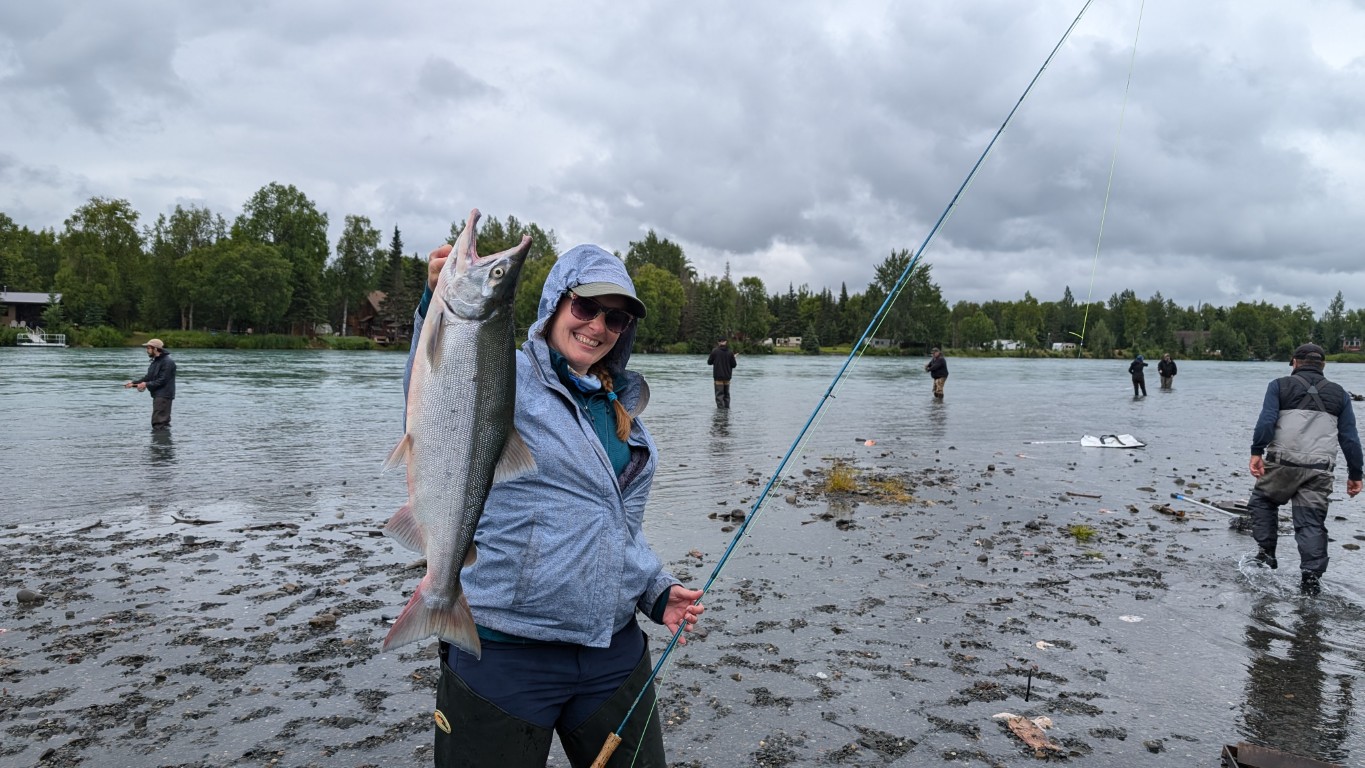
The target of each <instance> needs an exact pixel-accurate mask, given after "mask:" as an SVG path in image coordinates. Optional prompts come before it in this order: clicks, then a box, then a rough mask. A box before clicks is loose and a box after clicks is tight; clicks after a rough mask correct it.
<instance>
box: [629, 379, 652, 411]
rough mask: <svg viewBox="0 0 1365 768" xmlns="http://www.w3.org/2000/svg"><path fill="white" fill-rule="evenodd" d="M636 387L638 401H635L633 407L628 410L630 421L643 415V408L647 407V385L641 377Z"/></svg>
mask: <svg viewBox="0 0 1365 768" xmlns="http://www.w3.org/2000/svg"><path fill="white" fill-rule="evenodd" d="M638 386H639V387H640V395H639V399H637V400H636V401H635V407H634V408H631V409H630V417H631V418H632V419H634V418H636V417H638V416H639V415H640V414H642V413H644V412H645V406H647V405H649V383H648V382H646V381H645V380H644V378H643V377H641V378H640V383H639V385H638Z"/></svg>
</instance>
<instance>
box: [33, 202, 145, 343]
mask: <svg viewBox="0 0 1365 768" xmlns="http://www.w3.org/2000/svg"><path fill="white" fill-rule="evenodd" d="M137 219H138V214H137V211H134V210H133V208H132V205H131V204H129V203H128V201H127V200H105V199H103V198H99V197H95V198H91V200H90V202H88V203H86V204H85V205H83V206H81V207H80V208H78V209H76V212H75V213H73V214H72V215H71V217H70V218H68V219H67V220H66V222H65V226H64V229H63V231H62V235H61V238H60V240H59V241H58V246H59V250H60V252H61V257H62V265H61V267H60V268H59V269H58V270H57V274H56V277H55V286H56V291H57V292H58V293H60V294H62V303H63V305H64V306H65V307H66V311H67V313H68V314H67V316H68V317H71V318H77V319H80V320H82V321H84V320H85V319H86V318H87V316H89V319H90V320H91V321H92V322H95V323H100V322H103V321H104V318H105V316H106V311H107V313H108V318H109V320H110V321H112V322H113V323H114V324H115V325H120V326H123V327H127V325H128V324H129V323H131V322H132V319H133V313H134V311H135V308H136V306H137V302H138V300H139V298H140V297H141V294H142V292H143V291H142V284H143V281H144V280H145V278H146V274H145V273H146V255H145V254H144V253H143V249H142V235H141V234H139V232H138V226H137Z"/></svg>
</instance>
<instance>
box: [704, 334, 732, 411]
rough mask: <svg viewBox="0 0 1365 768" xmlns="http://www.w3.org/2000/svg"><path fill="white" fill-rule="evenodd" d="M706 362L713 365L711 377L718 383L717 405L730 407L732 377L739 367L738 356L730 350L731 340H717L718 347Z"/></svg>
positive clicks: (718, 406)
mask: <svg viewBox="0 0 1365 768" xmlns="http://www.w3.org/2000/svg"><path fill="white" fill-rule="evenodd" d="M706 364H707V365H709V366H711V379H712V380H713V381H714V382H715V385H716V407H717V408H729V407H730V377H731V376H733V375H734V372H735V369H736V368H738V367H739V360H738V358H736V357H735V353H734V352H733V351H731V350H730V342H728V341H726V340H725V339H721V340H720V341H718V342H716V348H715V349H713V350H711V354H710V355H708V356H707V358H706Z"/></svg>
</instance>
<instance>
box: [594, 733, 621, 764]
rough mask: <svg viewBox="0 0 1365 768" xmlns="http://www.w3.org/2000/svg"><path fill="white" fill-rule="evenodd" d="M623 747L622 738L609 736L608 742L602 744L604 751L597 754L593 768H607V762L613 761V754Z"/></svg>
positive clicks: (610, 734)
mask: <svg viewBox="0 0 1365 768" xmlns="http://www.w3.org/2000/svg"><path fill="white" fill-rule="evenodd" d="M620 745H621V737H620V736H618V735H616V734H614V733H609V734H607V740H606V741H605V742H603V743H602V751H601V752H598V753H597V759H596V760H594V761H592V766H591V768H607V761H608V760H610V759H611V754H612V753H613V752H615V751H616V748H617V747H618V746H620Z"/></svg>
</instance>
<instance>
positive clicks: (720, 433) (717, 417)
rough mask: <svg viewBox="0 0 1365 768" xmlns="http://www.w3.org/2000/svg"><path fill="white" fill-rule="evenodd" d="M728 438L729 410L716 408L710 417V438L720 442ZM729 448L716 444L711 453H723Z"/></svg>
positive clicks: (724, 444) (720, 443)
mask: <svg viewBox="0 0 1365 768" xmlns="http://www.w3.org/2000/svg"><path fill="white" fill-rule="evenodd" d="M729 436H730V409H728V408H717V409H716V412H715V414H713V415H712V416H711V437H713V438H715V439H717V440H720V439H721V438H726V437H729ZM728 447H729V445H728V443H725V442H717V443H715V444H714V445H713V446H712V452H713V453H715V452H724V451H725V450H726V449H727V448H728Z"/></svg>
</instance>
